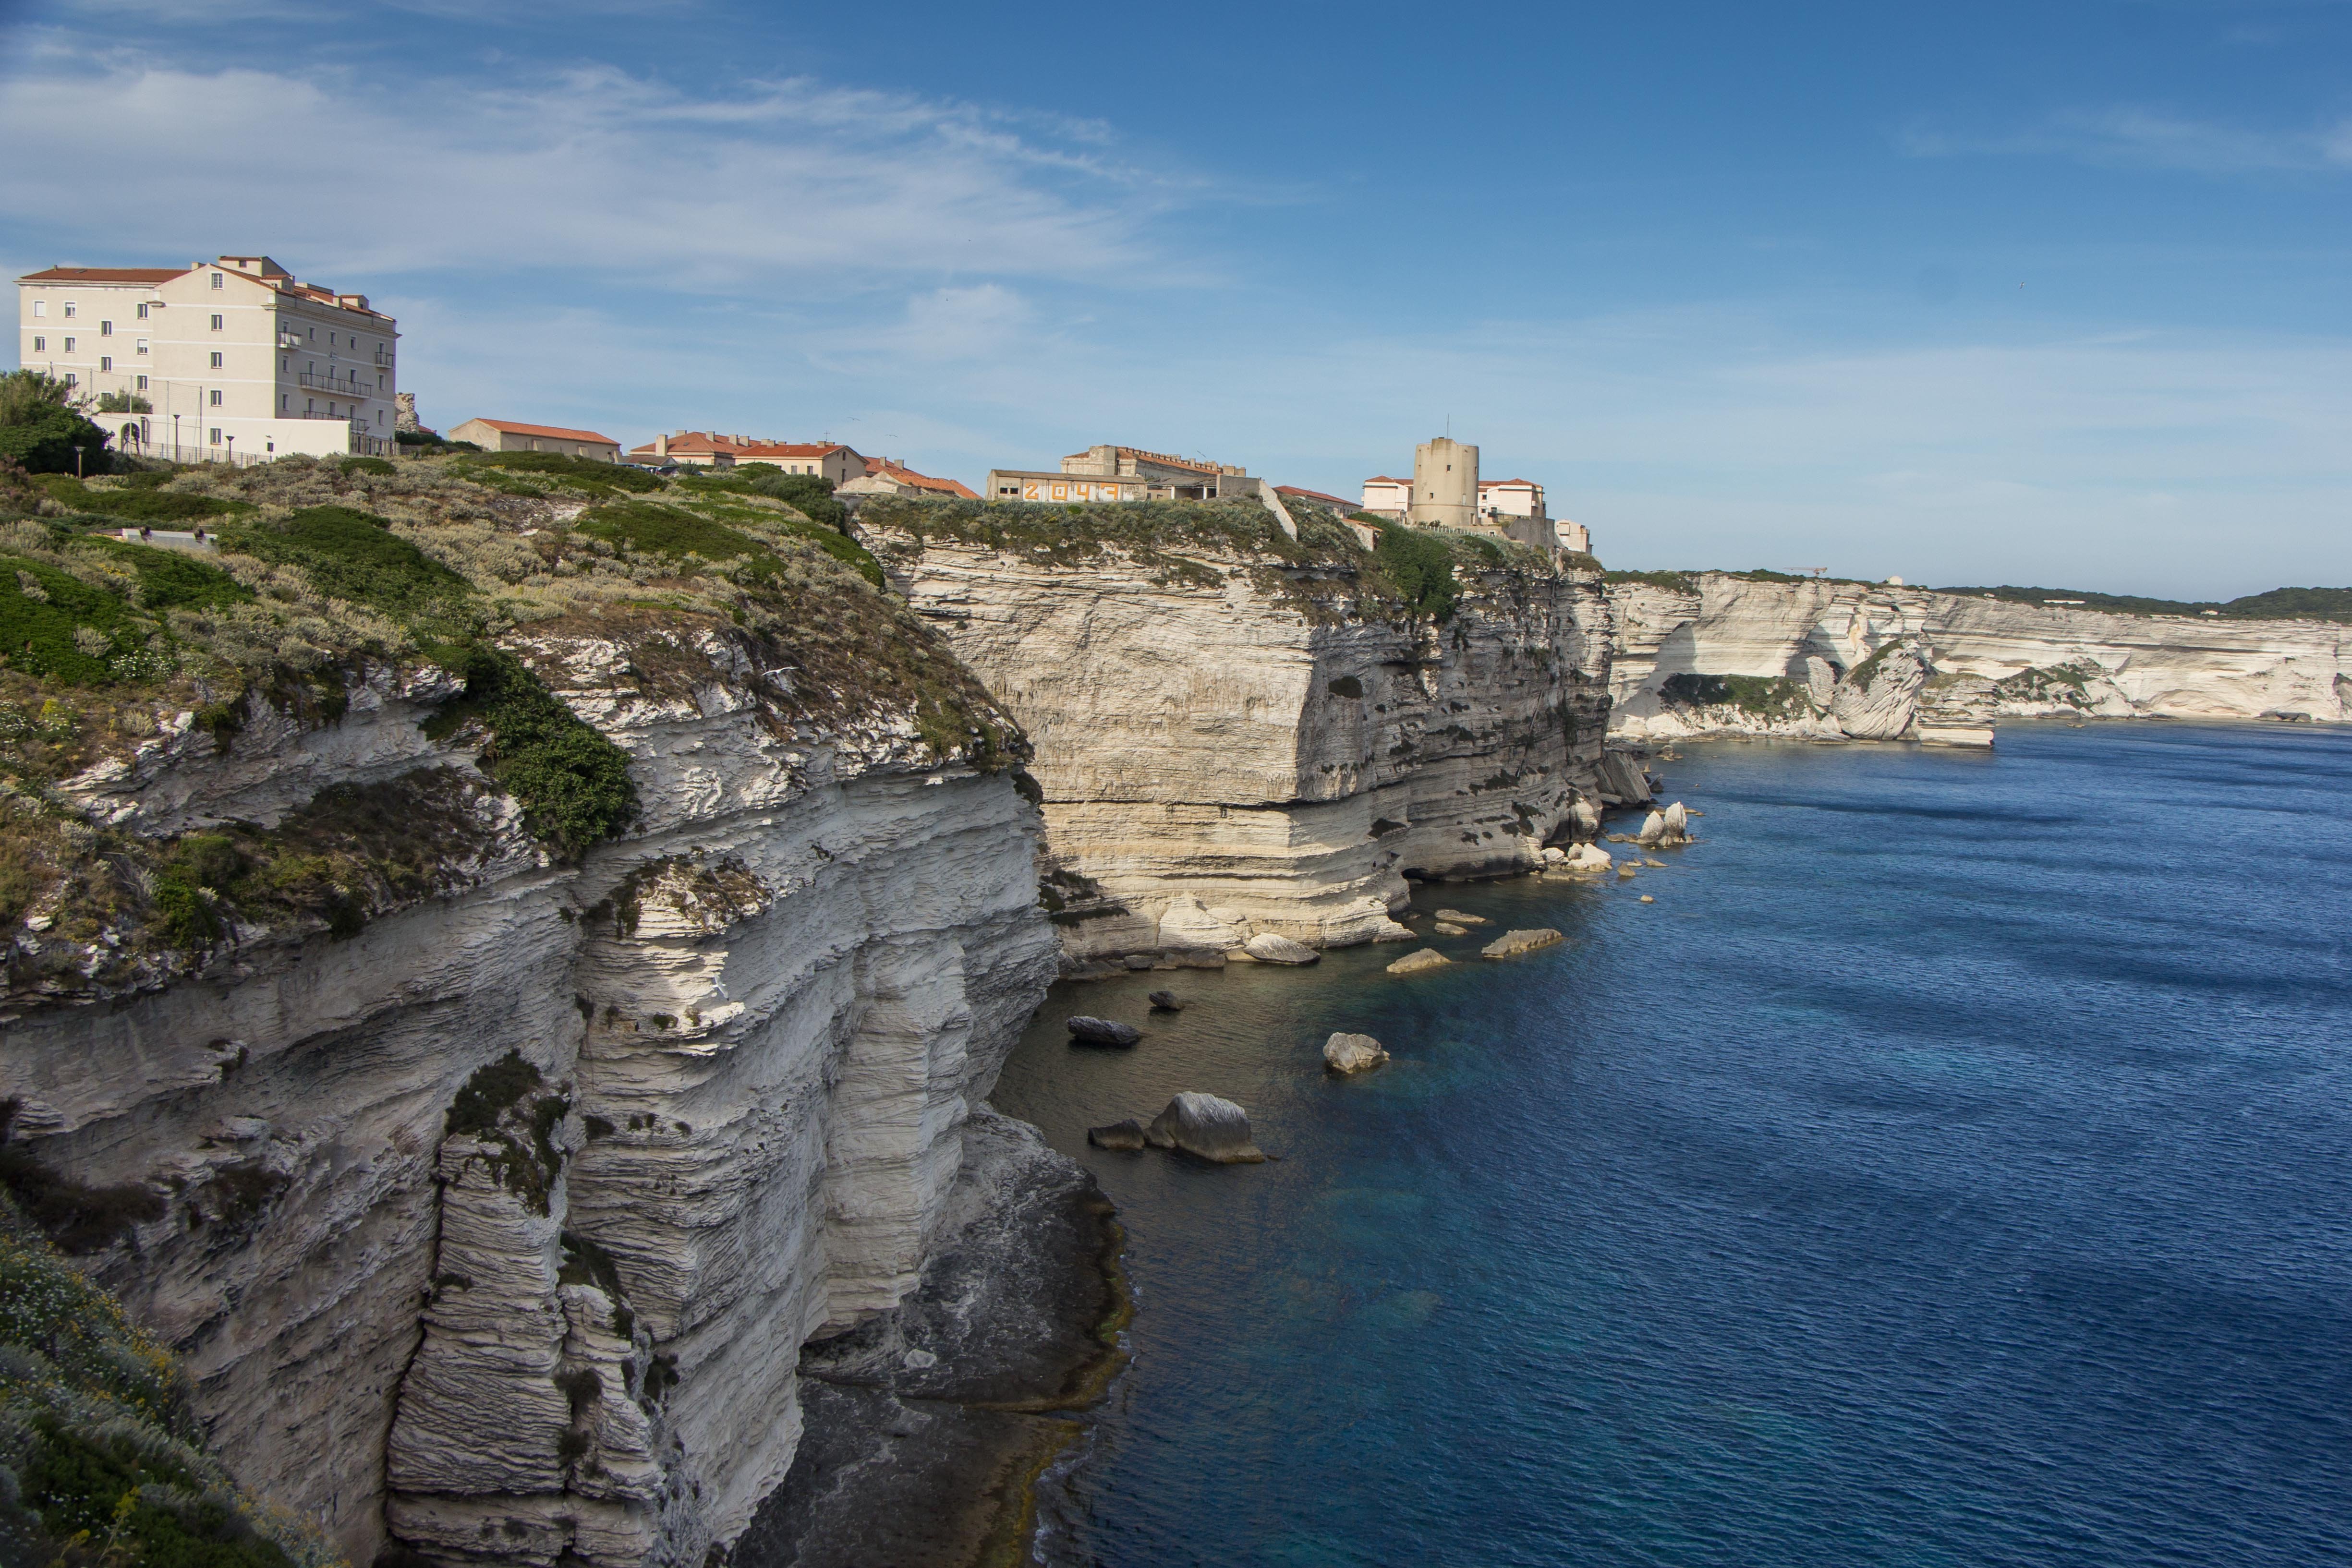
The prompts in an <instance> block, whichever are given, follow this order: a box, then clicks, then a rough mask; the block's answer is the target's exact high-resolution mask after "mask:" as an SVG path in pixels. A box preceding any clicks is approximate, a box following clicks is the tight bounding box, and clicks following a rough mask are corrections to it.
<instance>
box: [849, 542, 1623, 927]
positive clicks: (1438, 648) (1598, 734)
mask: <svg viewBox="0 0 2352 1568" xmlns="http://www.w3.org/2000/svg"><path fill="white" fill-rule="evenodd" d="M1004 510H1005V509H1004V508H994V509H991V510H983V509H982V508H977V507H971V508H965V509H962V510H957V509H955V508H944V507H919V506H914V505H898V506H892V507H884V506H874V507H867V508H866V509H864V510H863V511H861V513H860V514H859V526H860V529H861V533H862V535H863V537H865V538H866V539H867V540H868V542H869V543H870V544H871V545H872V546H873V548H874V549H875V550H876V553H877V556H879V557H880V558H881V559H882V560H883V562H884V565H885V569H886V570H887V571H888V572H889V574H890V577H891V580H892V582H893V584H894V585H895V586H898V587H899V588H901V589H902V590H903V591H904V592H905V593H906V594H907V596H908V601H909V602H910V603H912V604H913V605H914V607H915V608H916V609H917V611H918V612H919V613H921V614H922V615H924V616H925V617H926V618H928V619H929V621H930V622H932V623H933V624H934V625H935V626H937V627H939V628H940V630H941V631H942V632H944V633H945V634H946V636H947V638H948V640H949V642H950V645H951V646H952V647H953V648H954V649H955V651H956V653H957V655H958V656H959V657H960V658H961V659H962V661H963V662H964V663H965V664H967V665H968V666H969V667H970V668H971V670H972V671H973V672H974V673H976V674H978V675H979V677H980V678H981V680H982V682H983V683H984V684H985V685H987V687H988V688H989V690H990V692H991V693H992V695H994V696H996V697H997V698H998V700H1000V701H1001V702H1003V704H1004V706H1006V707H1007V708H1008V709H1009V710H1011V712H1012V713H1013V716H1015V717H1016V718H1017V719H1018V720H1019V721H1020V723H1021V726H1022V727H1023V728H1024V731H1025V732H1026V733H1027V735H1028V736H1029V737H1030V740H1031V742H1032V744H1033V745H1034V747H1035V757H1034V761H1033V763H1032V764H1031V768H1032V771H1033V772H1034V776H1035V778H1036V779H1037V782H1038V784H1039V785H1040V787H1041V788H1042V790H1043V793H1044V805H1043V810H1044V813H1045V824H1046V835H1047V844H1048V852H1049V859H1048V861H1047V862H1045V866H1044V878H1045V882H1044V887H1045V898H1046V902H1047V904H1048V906H1049V908H1051V909H1052V910H1053V919H1054V920H1055V923H1056V924H1057V925H1059V926H1060V927H1061V932H1062V938H1063V942H1064V946H1065V948H1066V953H1067V954H1068V956H1069V958H1070V960H1071V962H1072V964H1073V966H1074V967H1076V969H1078V970H1079V971H1081V972H1083V971H1084V970H1085V969H1086V968H1087V967H1099V966H1104V965H1110V964H1118V963H1121V962H1125V963H1127V964H1129V965H1131V966H1133V965H1148V964H1150V963H1153V962H1160V963H1166V962H1180V963H1181V962H1205V963H1219V962H1223V961H1224V958H1225V957H1226V956H1247V955H1246V953H1245V951H1244V947H1245V944H1247V943H1248V942H1249V941H1250V940H1251V938H1253V937H1254V936H1255V937H1263V936H1280V937H1285V938H1288V939H1290V940H1292V941H1295V942H1298V943H1303V944H1306V945H1308V946H1317V947H1321V946H1342V945H1347V944H1351V943H1360V942H1368V941H1375V940H1384V939H1402V938H1403V937H1404V936H1407V935H1409V933H1406V932H1405V931H1404V929H1403V928H1402V926H1401V925H1398V923H1397V922H1396V921H1395V920H1394V919H1392V918H1391V916H1392V915H1393V914H1394V913H1395V912H1396V911H1398V910H1400V909H1402V907H1403V905H1404V904H1405V902H1406V896H1407V885H1406V879H1407V878H1409V877H1427V878H1447V877H1464V876H1479V875H1495V874H1501V873H1511V872H1517V871H1523V870H1528V869H1532V868H1533V867H1535V866H1536V865H1538V864H1539V863H1540V856H1541V850H1542V848H1543V846H1544V845H1545V843H1546V842H1548V841H1554V840H1562V839H1567V838H1571V837H1583V838H1589V837H1590V836H1591V831H1592V829H1593V827H1595V826H1597V824H1598V821H1599V808H1600V805H1601V800H1602V799H1603V796H1604V792H1607V793H1611V794H1612V795H1613V794H1621V793H1622V792H1623V791H1624V790H1625V789H1627V788H1633V787H1638V786H1639V783H1640V772H1639V768H1638V767H1633V768H1630V769H1629V768H1625V767H1624V766H1623V765H1622V764H1621V766H1620V768H1619V769H1618V771H1619V773H1620V774H1623V773H1626V772H1629V771H1630V773H1631V775H1632V781H1631V783H1629V782H1628V781H1627V780H1625V779H1618V780H1616V782H1615V785H1614V787H1613V788H1612V787H1610V786H1604V783H1603V779H1602V775H1601V768H1602V761H1603V759H1602V754H1601V740H1602V734H1603V730H1604V728H1605V723H1606V714H1607V707H1608V700H1607V679H1608V661H1609V637H1608V631H1607V614H1608V611H1607V605H1606V602H1605V601H1604V599H1603V597H1602V594H1601V585H1600V577H1599V573H1598V572H1597V571H1594V570H1584V569H1580V567H1579V566H1576V565H1573V564H1570V563H1569V560H1568V558H1565V557H1561V556H1557V555H1553V554H1549V553H1547V552H1542V551H1538V550H1536V549H1529V548H1528V547H1523V546H1506V545H1500V544H1496V543H1494V542H1491V541H1486V540H1479V541H1476V542H1475V544H1452V545H1448V546H1447V547H1446V548H1449V549H1452V550H1453V557H1452V559H1453V564H1452V567H1451V571H1452V574H1453V581H1454V584H1455V585H1456V586H1457V587H1458V591H1459V592H1458V598H1457V599H1455V600H1454V601H1453V602H1452V603H1451V604H1450V605H1448V606H1446V607H1444V609H1443V610H1442V611H1425V610H1424V609H1423V608H1421V607H1419V606H1416V605H1415V604H1413V603H1412V602H1409V601H1402V600H1401V598H1400V596H1399V594H1398V592H1397V591H1396V590H1395V588H1394V586H1393V580H1391V578H1390V577H1388V576H1387V575H1385V574H1384V570H1383V566H1382V559H1381V558H1379V557H1377V556H1376V555H1375V554H1374V553H1373V552H1370V551H1368V550H1366V549H1364V547H1363V545H1362V544H1361V543H1360V541H1359V539H1358V538H1357V537H1356V535H1355V534H1354V533H1352V532H1350V531H1349V529H1347V528H1343V527H1341V526H1340V525H1339V523H1338V521H1337V520H1336V519H1330V518H1324V517H1318V516H1316V515H1314V514H1312V513H1308V512H1304V511H1300V510H1299V508H1297V507H1294V512H1295V513H1297V517H1298V522H1297V526H1298V529H1299V538H1298V539H1297V541H1292V540H1290V539H1288V538H1286V536H1283V535H1282V534H1280V532H1279V531H1278V530H1277V528H1276V526H1275V524H1274V522H1273V520H1272V519H1271V517H1269V515H1268V514H1266V513H1265V511H1264V510H1262V509H1261V508H1258V507H1255V506H1251V505H1244V506H1240V507H1196V508H1192V509H1191V512H1192V515H1194V516H1195V517H1199V518H1201V519H1202V520H1201V521H1199V522H1198V523H1197V524H1192V525H1189V526H1186V525H1180V524H1176V523H1169V524H1165V525H1161V526H1157V527H1152V526H1150V525H1148V524H1147V523H1145V522H1136V523H1131V524H1129V523H1121V522H1119V521H1118V520H1116V519H1111V518H1107V517H1100V516H1097V515H1095V514H1090V513H1087V512H1086V511H1083V510H1082V509H1079V508H1072V511H1071V515H1069V516H1068V517H1062V516H1061V515H1060V514H1058V513H1055V514H1046V513H1045V512H1044V509H1042V508H1033V509H1032V510H1033V511H1035V512H1037V513H1038V514H1039V520H1037V521H1036V522H1034V523H1033V524H1025V525H1024V527H1025V528H1028V529H1029V530H1030V531H1025V532H1024V531H1019V530H1018V529H1016V528H1014V527H1013V525H1010V524H1002V523H999V522H998V521H996V520H995V519H994V514H995V513H996V512H1002V511H1004ZM1135 515H1136V516H1137V517H1145V516H1146V515H1145V514H1142V513H1137V514H1135ZM1056 528H1058V529H1060V530H1061V531H1060V532H1059V533H1058V534H1057V533H1055V532H1054V531H1052V530H1055V529H1056ZM1580 805H1581V806H1582V807H1583V809H1584V810H1583V813H1582V815H1579V813H1578V808H1579V806H1580Z"/></svg>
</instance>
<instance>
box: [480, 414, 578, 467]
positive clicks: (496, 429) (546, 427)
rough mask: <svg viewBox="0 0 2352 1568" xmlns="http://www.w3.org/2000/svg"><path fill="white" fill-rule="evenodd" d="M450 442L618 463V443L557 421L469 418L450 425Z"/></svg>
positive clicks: (488, 449) (488, 448)
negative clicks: (547, 422) (529, 422)
mask: <svg viewBox="0 0 2352 1568" xmlns="http://www.w3.org/2000/svg"><path fill="white" fill-rule="evenodd" d="M449 439H450V440H452V441H470V442H472V443H473V444H475V445H477V446H478V447H480V448H481V449H482V450H483V451H485V452H557V453H562V455H565V456H567V457H586V458H589V459H591V460H593V461H594V462H598V463H618V462H619V461H620V460H621V444H620V443H619V442H617V441H615V440H614V439H613V438H612V437H611V436H609V435H599V434H596V433H595V432H594V431H593V430H566V429H565V428H563V426H562V425H560V424H518V423H515V422H514V421H513V420H510V419H469V420H467V422H466V423H463V424H460V425H456V426H453V427H452V428H451V429H450V432H449Z"/></svg>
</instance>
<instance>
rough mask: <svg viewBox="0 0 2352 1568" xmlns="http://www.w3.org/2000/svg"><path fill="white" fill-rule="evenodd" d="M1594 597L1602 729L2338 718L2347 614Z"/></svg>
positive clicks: (1975, 727) (1805, 593)
mask: <svg viewBox="0 0 2352 1568" xmlns="http://www.w3.org/2000/svg"><path fill="white" fill-rule="evenodd" d="M1658 575H1659V576H1660V577H1661V578H1663V577H1665V576H1666V575H1667V574H1658ZM1609 597H1610V601H1611V603H1612V607H1613V609H1614V611H1615V625H1616V647H1615V650H1614V653H1615V661H1614V664H1613V667H1612V677H1611V689H1612V695H1614V697H1615V699H1616V700H1615V703H1614V706H1612V711H1611V731H1612V735H1613V736H1618V737H1622V738H1624V739H1626V740H1629V741H1634V742H1640V741H1653V740H1664V739H1673V738H1676V737H1684V736H1691V735H1701V734H1759V735H1792V736H1802V737H1811V738H1817V739H1842V738H1843V739H1893V738H1897V737H1901V738H1909V739H1922V740H1927V741H1930V742H1940V743H1945V744H1958V745H1970V744H1974V745H1989V744H1990V741H1991V730H1992V725H1993V723H1994V721H1995V720H1996V719H1998V718H2000V717H2004V716H2011V717H2026V716H2045V715H2052V714H2088V715H2093V716H2099V717H2134V716H2146V717H2172V718H2261V717H2277V718H2289V719H2310V720H2317V721H2325V722H2340V721H2343V720H2344V719H2346V718H2347V717H2352V708H2347V691H2352V661H2347V628H2344V627H2340V626H2336V625H2332V624H2329V623H2326V622H2293V621H2271V622H2262V621H2257V622H2249V621H2234V620H2225V619H2221V618H2218V617H2203V616H2174V615H2116V614H2105V613H2100V612H2090V611H2083V610H2073V609H2066V608H2062V607H2050V606H2037V605H2029V604H2018V603H2012V602H2009V601H2000V600H1987V599H1979V598H1969V597H1964V596H1958V595H1953V594H1946V593H1934V592H1929V591H1925V590H1920V589H1908V588H1892V587H1886V586H1884V585H1872V584H1864V583H1846V582H1825V581H1824V582H1812V581H1805V582H1783V581H1757V580H1748V579H1743V578H1739V577H1734V576H1731V575H1729V574H1727V573H1722V572H1699V573H1694V574H1691V575H1690V576H1689V577H1687V578H1686V579H1685V580H1683V581H1682V582H1679V583H1677V582H1674V581H1670V580H1668V581H1661V580H1652V581H1639V580H1628V581H1620V582H1615V583H1612V584H1611V585H1610V588H1609ZM1897 653H1899V655H1900V656H1899V657H1898V656H1896V655H1897ZM1874 657H1875V658H1877V659H1878V661H1879V662H1878V663H1877V664H1875V665H1874V664H1873V663H1872V661H1873V659H1874ZM1913 664H1916V678H1913V672H1912V668H1911V667H1912V665H1913ZM1705 677H1737V678H1738V679H1737V680H1734V681H1729V682H1723V681H1718V682H1717V683H1715V684H1714V685H1709V684H1708V683H1707V682H1706V679H1705ZM1857 677H1860V678H1859V679H1857Z"/></svg>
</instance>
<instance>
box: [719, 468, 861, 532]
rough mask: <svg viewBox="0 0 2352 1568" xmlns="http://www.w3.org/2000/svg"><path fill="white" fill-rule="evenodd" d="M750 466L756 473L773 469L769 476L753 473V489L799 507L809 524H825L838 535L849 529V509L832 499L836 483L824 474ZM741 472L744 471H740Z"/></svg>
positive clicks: (755, 491) (791, 505) (758, 493)
mask: <svg viewBox="0 0 2352 1568" xmlns="http://www.w3.org/2000/svg"><path fill="white" fill-rule="evenodd" d="M748 466H750V467H751V468H752V469H754V470H757V469H761V468H770V469H773V470H774V471H773V472H772V473H767V474H761V473H756V472H755V473H753V474H752V475H751V486H750V487H751V491H752V493H753V494H755V495H761V496H766V497H771V498H772V499H774V500H778V501H782V502H783V503H784V504H785V505H786V506H789V507H794V508H796V509H797V510H798V511H800V512H801V513H802V514H803V516H805V517H807V518H808V520H809V521H811V522H813V523H822V524H824V526H825V527H826V528H832V529H834V530H835V532H837V533H846V532H847V531H848V529H849V508H848V507H845V506H843V505H842V504H841V503H840V502H839V501H836V500H835V499H834V498H833V481H832V480H830V479H828V478H826V477H825V476H824V475H822V474H787V473H785V472H784V471H783V470H782V469H780V468H775V467H774V465H772V464H768V463H754V464H751V465H748ZM737 472H738V473H740V472H741V469H740V468H739V469H738V470H737Z"/></svg>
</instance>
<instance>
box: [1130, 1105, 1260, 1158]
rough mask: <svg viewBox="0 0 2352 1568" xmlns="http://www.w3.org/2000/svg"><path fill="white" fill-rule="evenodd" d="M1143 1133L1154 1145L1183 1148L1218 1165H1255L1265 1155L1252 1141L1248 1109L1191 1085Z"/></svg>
mask: <svg viewBox="0 0 2352 1568" xmlns="http://www.w3.org/2000/svg"><path fill="white" fill-rule="evenodd" d="M1143 1135H1144V1137H1145V1138H1146V1139H1148V1140H1150V1143H1151V1145H1152V1146H1153V1147H1155V1148H1161V1149H1181V1150H1183V1151H1184V1152H1185V1153H1186V1154H1188V1155H1200V1156H1201V1158H1202V1159H1204V1160H1214V1161H1216V1162H1217V1163H1218V1164H1219V1165H1224V1166H1242V1165H1255V1164H1257V1163H1258V1162H1260V1161H1262V1160H1264V1159H1265V1153H1264V1151H1262V1150H1261V1149H1259V1147H1258V1146H1257V1145H1255V1144H1254V1143H1252V1142H1251V1141H1250V1124H1249V1113H1248V1112H1246V1111H1244V1110H1243V1109H1242V1108H1241V1107H1240V1106H1238V1105H1236V1104H1234V1103H1233V1102H1232V1101H1230V1100H1224V1099H1220V1098H1219V1097H1218V1096H1216V1095H1214V1094H1201V1093H1196V1092H1193V1091H1192V1090H1190V1089H1187V1090H1185V1091H1183V1092H1181V1093H1180V1094H1178V1095H1177V1096H1176V1097H1175V1098H1174V1099H1173V1100H1171V1101H1169V1102H1168V1108H1167V1109H1166V1110H1164V1111H1162V1112H1160V1114H1158V1115H1157V1116H1154V1117H1153V1118H1151V1125H1150V1126H1149V1127H1146V1128H1145V1129H1144V1130H1143Z"/></svg>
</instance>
